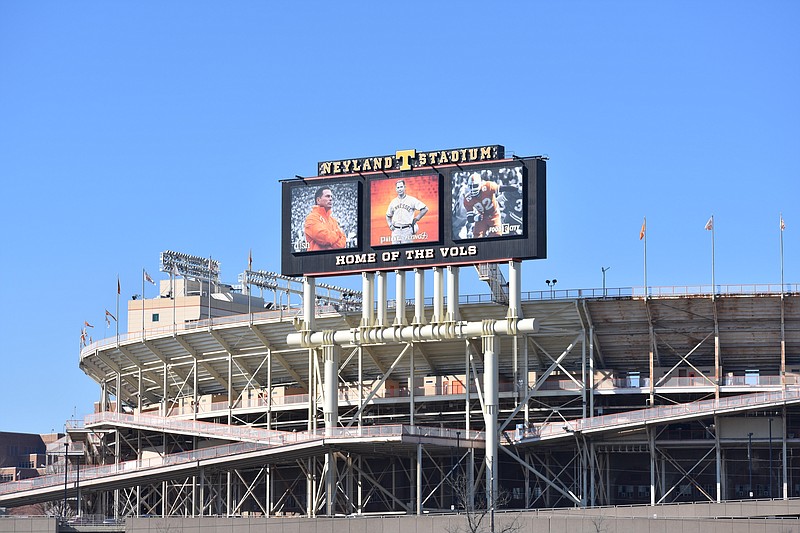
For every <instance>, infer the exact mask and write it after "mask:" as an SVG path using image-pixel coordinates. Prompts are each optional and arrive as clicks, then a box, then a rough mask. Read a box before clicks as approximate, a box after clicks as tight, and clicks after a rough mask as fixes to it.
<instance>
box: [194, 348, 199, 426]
mask: <svg viewBox="0 0 800 533" xmlns="http://www.w3.org/2000/svg"><path fill="white" fill-rule="evenodd" d="M199 402H200V397H199V396H198V395H197V355H192V420H197V409H198V408H199Z"/></svg>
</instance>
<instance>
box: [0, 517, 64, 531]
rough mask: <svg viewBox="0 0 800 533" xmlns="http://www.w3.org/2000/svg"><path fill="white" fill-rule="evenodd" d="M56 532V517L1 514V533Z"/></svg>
mask: <svg viewBox="0 0 800 533" xmlns="http://www.w3.org/2000/svg"><path fill="white" fill-rule="evenodd" d="M22 531H24V532H26V533H55V531H56V519H55V518H46V517H43V516H40V517H35V518H27V517H16V516H0V533H17V532H22Z"/></svg>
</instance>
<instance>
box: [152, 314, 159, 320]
mask: <svg viewBox="0 0 800 533" xmlns="http://www.w3.org/2000/svg"><path fill="white" fill-rule="evenodd" d="M158 319H159V316H158V313H153V322H158Z"/></svg>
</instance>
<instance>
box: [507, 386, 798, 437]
mask: <svg viewBox="0 0 800 533" xmlns="http://www.w3.org/2000/svg"><path fill="white" fill-rule="evenodd" d="M798 403H800V387H795V386H793V387H791V388H787V389H786V390H785V391H775V392H759V393H754V394H741V395H738V396H729V397H727V398H720V399H719V400H700V401H696V402H690V403H680V404H675V405H664V406H658V407H652V408H650V409H639V410H636V411H626V412H623V413H616V414H611V415H604V416H596V417H594V418H583V419H576V420H569V421H563V420H562V421H558V422H547V423H544V424H541V425H536V426H534V427H532V428H528V429H526V430H523V431H520V432H518V433H514V432H507V433H506V436H507V437H508V438H509V440H511V442H513V443H514V444H533V443H536V442H541V441H547V440H554V439H563V438H571V437H572V436H573V434H574V433H583V434H584V435H589V434H592V433H602V432H613V431H620V430H625V429H635V428H643V427H646V426H649V425H661V424H669V423H672V422H681V421H687V420H697V419H700V418H707V417H709V416H714V415H729V414H732V413H743V412H747V411H754V410H758V409H768V408H771V407H779V406H784V405H793V404H798Z"/></svg>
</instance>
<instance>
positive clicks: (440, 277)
mask: <svg viewBox="0 0 800 533" xmlns="http://www.w3.org/2000/svg"><path fill="white" fill-rule="evenodd" d="M443 303H444V271H443V270H442V268H441V267H433V318H432V319H431V322H433V323H434V324H438V323H440V322H442V320H443V318H444V316H443V315H444V306H443Z"/></svg>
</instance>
